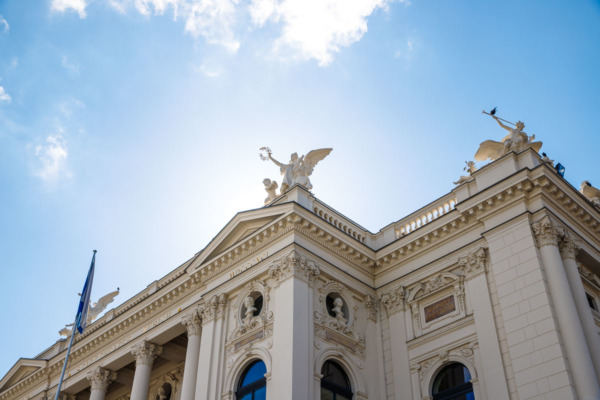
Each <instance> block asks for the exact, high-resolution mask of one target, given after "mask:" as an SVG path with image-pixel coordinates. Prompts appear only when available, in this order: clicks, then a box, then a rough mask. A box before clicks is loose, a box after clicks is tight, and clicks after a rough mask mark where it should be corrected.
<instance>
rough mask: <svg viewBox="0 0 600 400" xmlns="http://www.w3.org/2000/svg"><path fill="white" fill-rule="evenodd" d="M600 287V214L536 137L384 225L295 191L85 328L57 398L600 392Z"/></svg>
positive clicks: (376, 399) (562, 395)
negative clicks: (532, 144) (536, 144)
mask: <svg viewBox="0 0 600 400" xmlns="http://www.w3.org/2000/svg"><path fill="white" fill-rule="evenodd" d="M269 201H270V200H269ZM373 202H374V203H375V204H376V202H377V199H376V197H374V199H373ZM599 294H600V211H599V210H598V209H597V208H595V207H594V205H593V204H592V203H591V202H590V201H588V200H587V199H586V198H585V197H583V196H582V195H581V194H580V193H579V192H578V191H577V190H576V189H575V188H573V187H572V186H571V185H570V184H569V183H568V182H567V181H566V180H564V179H563V178H562V177H560V176H559V175H558V174H557V173H556V171H555V169H554V168H553V167H552V165H551V164H549V163H548V162H544V161H543V160H542V159H541V158H540V156H539V155H538V153H537V152H535V151H534V150H533V149H531V148H527V149H525V150H524V151H521V152H520V153H516V152H514V151H510V152H508V153H507V154H505V155H503V156H502V157H500V158H499V159H497V160H495V161H494V162H492V163H490V164H488V165H486V166H485V167H483V168H481V169H480V170H478V171H475V172H473V173H472V179H471V178H468V177H467V178H466V179H463V180H462V181H461V182H459V184H458V186H457V187H456V188H455V189H454V190H453V191H451V192H450V193H448V194H447V195H445V196H443V197H442V198H440V199H438V200H436V201H434V202H432V203H430V204H428V205H426V206H424V207H423V208H421V209H420V210H417V211H416V212H415V213H413V214H411V215H409V216H407V217H405V218H403V219H401V220H399V221H397V222H393V223H391V224H389V225H388V226H386V227H384V228H383V229H381V230H380V231H379V232H377V233H371V232H368V231H366V230H365V229H364V228H362V227H361V226H360V225H357V224H356V223H355V222H353V221H352V220H350V219H348V218H346V217H345V216H343V215H341V214H340V213H338V212H336V211H335V210H334V209H333V208H331V207H330V206H328V205H327V204H324V203H323V202H321V201H319V200H318V199H317V198H315V197H314V196H313V195H312V194H311V193H310V192H309V191H307V190H306V189H305V188H303V187H302V186H298V185H296V186H292V187H291V188H290V189H289V190H288V191H287V192H286V193H284V194H283V195H280V196H279V197H277V198H275V199H273V200H272V201H270V202H269V204H268V205H267V206H265V207H262V208H260V209H256V210H252V211H246V212H241V213H238V214H237V215H235V217H233V219H232V220H231V221H230V222H229V223H228V224H227V225H226V226H225V227H224V228H223V229H222V230H221V232H220V233H219V234H218V235H217V236H216V237H215V239H214V240H213V241H212V242H211V243H210V244H209V245H208V246H207V247H206V248H205V249H203V250H202V251H200V252H199V253H198V254H196V255H195V256H194V257H193V258H192V259H190V260H189V261H187V262H186V263H185V264H183V265H181V266H179V267H177V268H175V269H174V270H173V271H172V272H171V273H169V274H168V275H166V276H165V277H163V278H161V279H160V280H158V281H155V282H153V283H151V284H150V285H149V286H148V287H147V288H146V289H145V290H144V291H142V292H141V293H139V294H138V295H137V296H135V297H134V298H131V299H129V300H127V301H125V302H124V303H123V304H121V305H120V306H118V307H116V308H114V309H112V310H110V311H108V312H107V313H106V314H105V315H104V316H103V317H101V318H99V319H98V320H96V321H95V322H94V323H93V324H91V325H90V326H89V327H88V328H87V329H86V331H85V332H84V334H83V335H77V336H76V337H75V342H74V345H73V350H72V353H71V359H70V362H69V365H68V368H67V374H66V379H65V381H64V383H63V386H62V392H61V398H63V399H78V400H79V399H82V400H87V399H91V400H126V399H131V400H192V399H198V400H234V399H237V400H240V399H255V400H259V399H265V398H266V399H269V400H307V399H321V400H335V399H339V400H343V399H354V400H367V399H369V400H387V399H406V400H409V399H411V400H412V399H435V400H437V399H477V400H479V399H493V400H501V399H511V400H517V399H557V400H567V399H600V385H599V375H600V336H599V334H600V313H599V312H598V309H599V308H598V306H599V304H600V299H599ZM65 352H66V341H65V340H59V341H58V342H56V343H55V344H54V345H53V346H52V347H50V348H49V349H48V350H47V351H45V352H43V353H42V354H40V355H39V356H37V357H35V358H33V359H25V358H22V359H20V360H18V361H17V362H16V364H15V365H14V367H13V368H12V369H11V370H10V371H9V372H8V373H7V375H6V376H4V377H3V378H2V380H1V381H0V400H16V399H32V400H42V399H52V398H54V395H55V392H56V388H57V383H58V379H59V376H60V372H61V369H62V366H63V362H64V358H65Z"/></svg>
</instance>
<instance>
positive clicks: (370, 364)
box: [317, 296, 385, 399]
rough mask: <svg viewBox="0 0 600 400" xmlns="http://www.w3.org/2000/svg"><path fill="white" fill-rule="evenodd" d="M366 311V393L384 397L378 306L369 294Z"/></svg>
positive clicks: (380, 397) (371, 395)
mask: <svg viewBox="0 0 600 400" xmlns="http://www.w3.org/2000/svg"><path fill="white" fill-rule="evenodd" d="M365 308H366V311H367V332H366V335H365V345H366V346H367V357H366V364H367V366H366V368H367V370H368V371H369V376H368V380H367V382H368V386H367V393H368V394H369V398H371V399H383V398H385V368H384V366H383V345H382V343H381V323H378V322H379V321H378V317H379V316H380V315H381V314H380V308H379V307H378V302H377V300H376V299H374V298H372V297H371V296H367V298H366V299H365ZM317 398H318V397H317Z"/></svg>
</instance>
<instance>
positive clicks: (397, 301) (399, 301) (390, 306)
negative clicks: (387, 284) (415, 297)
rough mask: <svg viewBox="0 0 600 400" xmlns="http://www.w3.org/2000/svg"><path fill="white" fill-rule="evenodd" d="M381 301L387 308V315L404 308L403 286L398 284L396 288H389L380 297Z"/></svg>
mask: <svg viewBox="0 0 600 400" xmlns="http://www.w3.org/2000/svg"><path fill="white" fill-rule="evenodd" d="M380 299H381V303H382V304H383V305H384V306H385V309H386V310H387V313H388V317H390V316H392V315H393V314H396V313H397V312H399V311H403V310H404V305H405V301H404V287H403V286H400V287H398V288H396V289H393V290H390V291H389V292H385V293H383V294H382V295H381V297H380Z"/></svg>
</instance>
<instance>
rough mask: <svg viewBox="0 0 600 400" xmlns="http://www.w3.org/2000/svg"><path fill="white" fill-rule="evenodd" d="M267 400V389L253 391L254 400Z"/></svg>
mask: <svg viewBox="0 0 600 400" xmlns="http://www.w3.org/2000/svg"><path fill="white" fill-rule="evenodd" d="M266 399H267V387H266V386H263V387H261V388H260V389H256V390H255V391H254V400H266Z"/></svg>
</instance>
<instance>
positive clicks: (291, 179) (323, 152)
mask: <svg viewBox="0 0 600 400" xmlns="http://www.w3.org/2000/svg"><path fill="white" fill-rule="evenodd" d="M260 150H261V151H265V152H266V153H267V155H266V156H265V155H263V154H262V153H261V154H260V158H261V159H262V160H263V161H266V160H271V161H273V163H274V164H275V165H277V166H278V167H279V169H280V171H281V175H283V181H282V182H281V186H280V187H281V192H280V194H283V193H285V192H286V191H287V190H288V189H289V188H290V187H292V186H293V185H296V184H298V185H302V186H304V187H305V188H307V189H308V190H311V189H312V187H313V186H312V184H311V183H310V179H309V176H311V175H312V173H313V170H314V168H315V166H316V165H317V164H318V162H319V161H321V160H322V159H324V158H325V157H327V156H328V155H329V153H331V151H332V150H333V149H331V148H327V149H317V150H312V151H309V152H308V153H307V154H306V155H305V156H302V157H298V153H292V155H291V157H290V161H289V163H287V164H284V163H282V162H279V161H277V160H276V159H274V158H273V157H272V155H271V154H272V153H271V149H270V148H268V147H261V148H260ZM263 183H264V181H263ZM265 186H267V185H266V184H265ZM266 190H267V193H269V189H268V188H267V189H266Z"/></svg>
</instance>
